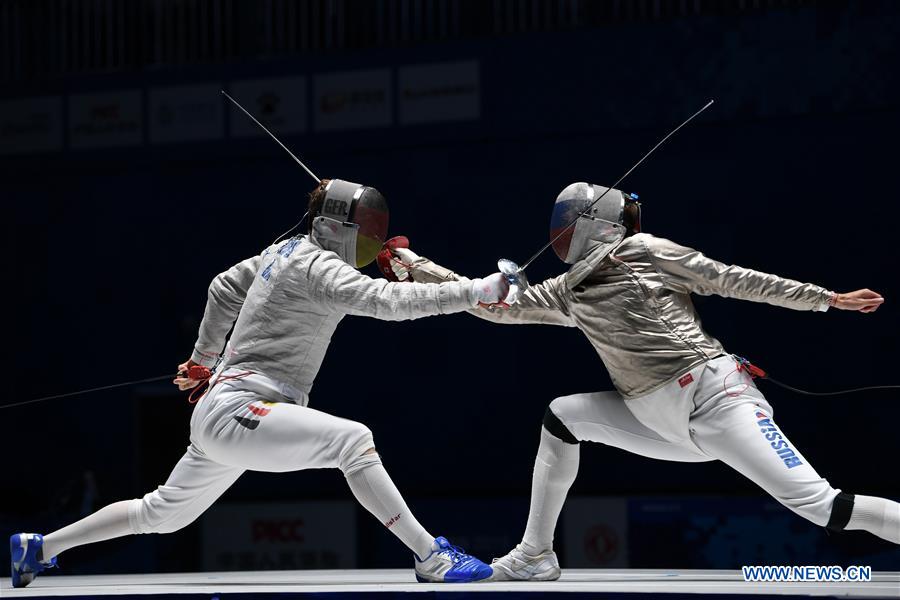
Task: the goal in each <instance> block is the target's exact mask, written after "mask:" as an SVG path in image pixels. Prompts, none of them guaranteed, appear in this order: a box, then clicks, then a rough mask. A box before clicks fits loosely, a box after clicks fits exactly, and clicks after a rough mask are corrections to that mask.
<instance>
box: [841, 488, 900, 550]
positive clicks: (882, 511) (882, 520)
mask: <svg viewBox="0 0 900 600" xmlns="http://www.w3.org/2000/svg"><path fill="white" fill-rule="evenodd" d="M844 529H862V530H863V531H868V532H869V533H873V534H875V535H877V536H878V537H880V538H882V539H885V540H888V541H890V542H894V543H895V544H900V504H898V503H896V502H894V501H892V500H887V499H885V498H875V497H872V496H855V497H854V499H853V512H852V513H851V514H850V521H848V522H847V526H846V527H844Z"/></svg>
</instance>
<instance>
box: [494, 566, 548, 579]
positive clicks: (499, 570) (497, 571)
mask: <svg viewBox="0 0 900 600" xmlns="http://www.w3.org/2000/svg"><path fill="white" fill-rule="evenodd" d="M491 567H493V569H494V575H493V576H492V577H491V581H556V580H557V579H559V576H560V575H561V574H562V571H560V570H559V569H548V570H546V571H543V572H542V573H531V574H529V575H528V576H526V577H520V576H519V574H518V573H514V572H512V571H510V570H509V569H506V568H505V567H501V566H498V565H491ZM497 575H501V576H502V577H497Z"/></svg>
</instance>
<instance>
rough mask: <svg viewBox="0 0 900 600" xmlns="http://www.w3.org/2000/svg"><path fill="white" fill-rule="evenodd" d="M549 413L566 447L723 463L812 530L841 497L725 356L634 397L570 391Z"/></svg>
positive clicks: (609, 393) (821, 523)
mask: <svg viewBox="0 0 900 600" xmlns="http://www.w3.org/2000/svg"><path fill="white" fill-rule="evenodd" d="M549 411H550V412H551V413H552V416H550V420H551V426H550V427H548V430H549V431H550V432H551V433H554V432H553V430H552V429H553V427H552V421H554V420H555V419H553V416H555V417H556V419H558V420H559V422H561V424H562V426H563V427H564V428H565V430H568V432H569V436H570V437H574V439H571V440H570V441H572V442H574V441H576V440H577V441H591V442H599V443H601V444H606V445H608V446H615V447H616V448H621V449H623V450H627V451H628V452H633V453H634V454H640V455H641V456H647V457H650V458H657V459H661V460H673V461H681V462H704V461H710V460H721V461H722V462H724V463H725V464H727V465H728V466H730V467H732V468H733V469H735V470H736V471H738V472H739V473H741V474H742V475H744V476H745V477H747V478H749V479H750V480H752V481H753V482H754V483H756V484H757V485H758V486H760V487H761V488H763V489H764V490H765V491H766V492H768V493H769V494H770V495H771V496H772V497H773V498H775V499H776V500H778V501H779V502H780V503H781V504H783V505H784V506H786V507H787V508H789V509H791V510H792V511H794V512H795V513H797V514H799V515H800V516H802V517H805V518H806V519H809V520H810V521H812V522H813V523H815V524H816V525H821V526H825V525H827V524H828V522H829V518H830V516H831V509H832V503H833V502H834V499H835V497H836V496H837V495H838V493H839V492H840V490H837V489H834V488H832V487H831V485H830V484H829V483H828V482H827V481H826V480H825V479H823V478H822V477H820V476H819V474H818V473H816V471H815V469H813V468H812V466H811V465H810V464H809V461H808V460H806V458H805V457H804V456H803V455H802V454H801V453H800V451H799V450H798V449H797V448H796V447H795V446H794V445H793V444H792V443H791V442H790V441H789V440H788V438H787V437H786V436H785V435H784V433H782V431H781V429H780V428H778V426H777V425H776V424H775V421H774V420H773V417H772V407H771V406H769V403H768V402H766V399H765V398H764V397H763V395H762V393H760V391H759V390H758V389H757V388H756V386H755V385H754V384H753V382H752V380H750V377H749V376H748V375H747V374H746V373H745V372H737V371H736V362H735V360H734V358H732V357H731V356H722V357H719V358H716V359H713V360H711V361H709V362H707V363H705V364H702V365H700V366H698V367H695V368H694V369H693V370H692V371H690V372H689V373H685V374H684V375H682V376H681V377H679V378H678V379H676V380H675V381H672V382H670V383H668V384H666V385H665V386H663V387H662V388H660V389H658V390H656V391H655V392H652V393H650V394H648V395H646V396H643V397H640V398H635V399H627V400H626V399H624V398H623V397H622V396H621V395H620V394H619V393H618V392H598V393H594V394H575V395H573V396H565V397H562V398H557V399H556V400H554V401H553V402H552V403H551V404H550V407H549ZM546 426H547V424H546V422H545V427H546ZM565 430H564V431H562V435H563V436H565V435H566V431H565ZM557 436H558V437H559V433H557Z"/></svg>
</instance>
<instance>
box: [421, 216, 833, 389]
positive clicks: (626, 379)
mask: <svg viewBox="0 0 900 600" xmlns="http://www.w3.org/2000/svg"><path fill="white" fill-rule="evenodd" d="M604 251H608V248H596V249H595V250H594V251H593V252H592V253H590V254H588V255H587V256H586V257H585V258H584V259H583V260H581V261H579V262H578V263H575V264H574V265H573V266H572V268H571V269H569V271H568V272H567V273H565V274H563V275H560V276H558V277H554V278H553V279H548V280H546V281H544V282H543V283H541V284H539V285H535V286H532V287H531V288H529V289H528V291H527V292H526V293H525V294H524V295H523V297H522V298H521V299H520V300H519V301H518V302H517V303H516V304H514V305H513V306H512V307H511V308H510V309H509V310H497V311H494V312H489V311H487V310H485V309H475V310H473V311H471V312H472V314H474V315H476V316H478V317H480V318H482V319H487V320H489V321H495V322H498V323H546V324H550V325H562V326H566V327H577V328H579V329H580V330H581V331H582V332H583V333H584V334H585V335H586V336H587V337H588V339H589V340H590V342H591V344H592V345H593V346H594V348H595V349H596V351H597V353H598V354H599V355H600V358H601V359H602V360H603V363H604V364H605V365H606V368H607V370H608V371H609V374H610V377H611V378H612V381H613V384H614V385H615V386H616V388H617V389H618V390H619V392H621V393H622V395H624V396H625V397H626V398H636V397H639V396H643V395H645V394H647V393H649V392H652V391H654V390H655V389H657V388H659V387H661V386H663V385H665V384H667V383H668V382H670V381H672V380H673V379H675V378H677V377H679V376H681V375H683V374H684V373H686V372H688V371H690V370H691V369H692V368H693V367H695V366H697V365H699V364H701V363H703V362H706V361H708V360H710V359H712V358H715V357H716V356H719V355H721V354H723V353H724V352H725V351H724V349H723V348H722V344H721V343H719V341H718V340H717V339H715V338H714V337H712V336H711V335H709V334H708V333H706V332H705V331H704V330H703V327H702V326H701V323H700V317H699V316H698V315H697V311H696V310H695V309H694V304H693V302H691V296H690V295H691V293H695V294H701V295H704V296H709V295H712V294H716V295H719V296H724V297H726V298H740V299H742V300H752V301H755V302H766V303H768V304H774V305H776V306H783V307H785V308H792V309H795V310H816V311H825V310H828V306H829V302H830V301H831V299H832V296H833V293H832V292H829V291H828V290H826V289H824V288H821V287H819V286H816V285H812V284H808V283H800V282H799V281H793V280H791V279H784V278H782V277H778V276H775V275H769V274H767V273H760V272H759V271H753V270H751V269H745V268H743V267H738V266H734V265H726V264H723V263H720V262H718V261H715V260H712V259H710V258H707V257H706V256H704V255H703V254H701V253H700V252H698V251H696V250H692V249H691V248H686V247H684V246H680V245H678V244H676V243H674V242H671V241H669V240H666V239H662V238H658V237H654V236H652V235H648V234H646V233H641V234H637V235H634V236H632V237H629V238H626V239H624V240H623V241H622V242H620V243H619V244H618V246H616V247H615V248H614V249H613V251H612V252H610V254H609V255H608V256H606V257H605V258H603V259H602V260H601V261H600V262H599V263H597V261H596V260H592V258H595V257H592V255H593V254H596V253H600V252H604ZM595 263H596V264H595ZM591 265H595V266H591ZM412 277H413V279H414V280H415V281H419V282H427V281H439V280H447V279H459V278H458V277H457V276H456V275H455V274H453V273H452V272H451V271H448V270H447V269H444V268H443V267H440V266H439V265H436V264H434V263H432V262H431V261H429V260H427V259H421V260H420V261H417V262H416V263H415V264H414V265H413V268H412Z"/></svg>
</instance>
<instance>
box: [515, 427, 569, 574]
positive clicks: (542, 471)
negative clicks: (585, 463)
mask: <svg viewBox="0 0 900 600" xmlns="http://www.w3.org/2000/svg"><path fill="white" fill-rule="evenodd" d="M578 454H579V444H570V443H568V442H564V441H562V440H561V439H559V438H558V437H556V436H555V435H553V434H552V433H550V432H548V431H547V430H546V429H545V428H543V427H542V428H541V445H540V446H539V447H538V453H537V458H536V459H535V461H534V476H533V477H532V480H531V510H530V511H529V513H528V524H527V525H526V526H525V536H524V537H523V538H522V546H523V550H525V552H526V553H527V554H530V555H532V556H537V555H538V554H541V553H542V552H545V551H548V550H551V549H552V548H553V531H554V530H555V529H556V521H557V520H558V519H559V513H560V511H561V510H562V507H563V503H564V502H565V501H566V494H567V493H568V492H569V488H570V487H571V486H572V482H573V481H575V476H576V475H577V474H578Z"/></svg>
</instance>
